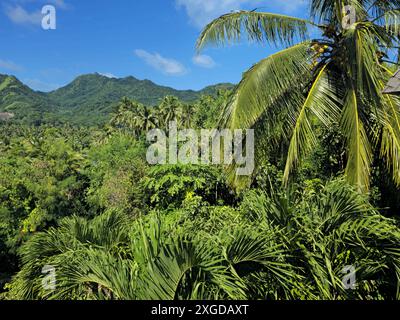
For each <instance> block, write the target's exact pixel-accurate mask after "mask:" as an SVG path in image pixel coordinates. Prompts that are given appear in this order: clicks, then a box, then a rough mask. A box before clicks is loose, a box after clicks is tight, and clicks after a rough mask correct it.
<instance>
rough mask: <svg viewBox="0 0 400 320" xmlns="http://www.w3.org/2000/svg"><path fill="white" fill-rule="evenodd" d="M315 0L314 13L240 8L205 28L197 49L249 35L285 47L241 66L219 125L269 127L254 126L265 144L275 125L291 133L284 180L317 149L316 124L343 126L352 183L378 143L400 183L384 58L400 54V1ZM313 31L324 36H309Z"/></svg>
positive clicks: (362, 181)
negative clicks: (303, 14) (244, 69)
mask: <svg viewBox="0 0 400 320" xmlns="http://www.w3.org/2000/svg"><path fill="white" fill-rule="evenodd" d="M310 2H311V11H310V16H311V20H306V19H299V18H294V17H289V16H285V15H279V14H273V13H266V12H259V11H257V10H255V11H240V12H233V13H229V14H226V15H224V16H222V17H220V18H218V19H216V20H214V21H213V22H211V23H210V24H209V25H208V26H207V27H206V28H205V29H204V31H203V32H202V34H201V36H200V38H199V40H198V44H197V47H198V49H199V50H201V49H202V48H204V47H205V46H206V45H208V44H217V45H220V44H225V43H232V42H238V41H240V40H242V38H243V37H244V36H245V35H246V36H247V38H248V39H249V40H250V41H256V42H261V43H263V42H268V43H273V44H277V45H284V46H286V47H287V48H286V49H284V50H283V51H280V52H277V53H275V54H272V55H271V56H269V57H267V58H266V59H264V60H262V61H260V62H259V63H257V64H256V65H254V66H253V67H252V68H251V69H250V70H249V71H247V72H246V73H245V74H244V76H243V79H242V81H241V82H240V84H239V85H238V86H237V88H236V91H235V93H234V95H233V98H232V99H231V101H230V103H229V104H228V105H227V107H226V110H225V113H224V118H223V122H222V123H223V125H227V126H229V127H231V128H232V129H234V128H263V129H264V130H258V131H257V130H256V134H257V136H256V140H257V141H258V142H259V143H260V144H261V142H263V141H264V142H265V140H266V139H270V138H271V136H272V135H273V133H274V132H276V131H280V132H281V135H282V136H283V137H284V138H285V137H288V138H289V139H288V140H290V145H289V148H288V152H287V162H286V168H285V176H284V180H285V182H286V183H287V182H288V180H289V176H290V174H291V173H292V171H293V170H294V169H295V168H296V166H297V165H298V164H299V162H300V161H301V160H302V158H304V157H305V156H307V155H308V154H309V153H310V152H311V151H312V150H313V148H314V147H315V145H316V143H317V137H316V133H315V126H316V125H317V124H323V125H324V126H327V127H329V126H332V125H333V124H338V125H339V127H340V128H341V133H342V134H343V135H344V136H345V138H346V144H347V167H346V170H345V175H346V177H347V180H348V181H349V182H351V183H352V184H354V185H356V186H357V188H358V190H359V191H360V192H365V191H367V190H368V188H369V184H370V174H371V164H372V161H373V156H374V151H376V152H375V154H379V157H380V159H382V161H384V162H385V163H386V166H387V168H388V171H390V172H391V175H392V177H393V180H394V181H395V183H396V184H397V185H400V113H399V99H398V98H397V97H394V96H387V95H384V94H382V91H383V89H384V87H385V84H386V82H387V80H388V79H389V77H390V76H391V75H392V72H391V70H389V68H388V66H387V63H386V62H385V59H384V57H385V56H390V55H391V53H392V54H393V55H395V56H396V57H395V61H397V56H398V53H397V52H394V51H392V50H391V49H393V48H396V47H399V35H400V10H399V7H400V0H390V1H387V0H345V1H343V0H310ZM345 5H351V7H345ZM344 9H346V10H349V12H350V13H351V12H352V10H354V12H355V15H354V16H351V15H348V13H349V12H345V10H344ZM351 17H354V18H356V19H355V20H354V21H352V19H351ZM353 22H354V23H353ZM311 29H314V30H319V33H320V34H321V36H320V37H319V38H318V39H310V38H309V34H310V31H311ZM295 41H300V43H299V44H295V45H294V43H295ZM282 116H285V120H284V122H283V124H282V121H281V118H282ZM277 128H279V130H276V129H277ZM271 141H272V139H271ZM236 183H239V181H238V180H236Z"/></svg>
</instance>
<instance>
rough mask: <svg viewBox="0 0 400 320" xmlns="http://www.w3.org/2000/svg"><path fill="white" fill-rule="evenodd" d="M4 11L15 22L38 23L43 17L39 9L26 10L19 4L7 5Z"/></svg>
mask: <svg viewBox="0 0 400 320" xmlns="http://www.w3.org/2000/svg"><path fill="white" fill-rule="evenodd" d="M5 13H6V15H7V16H8V17H9V18H10V19H11V21H12V22H14V23H16V24H32V25H40V23H41V21H42V17H43V16H42V14H41V12H40V11H34V12H28V11H26V10H25V9H24V8H22V7H21V6H20V5H17V6H15V7H13V6H7V7H6V11H5Z"/></svg>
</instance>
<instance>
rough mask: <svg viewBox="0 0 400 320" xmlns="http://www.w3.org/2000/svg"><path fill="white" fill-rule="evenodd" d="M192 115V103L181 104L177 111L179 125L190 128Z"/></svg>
mask: <svg viewBox="0 0 400 320" xmlns="http://www.w3.org/2000/svg"><path fill="white" fill-rule="evenodd" d="M194 115H195V107H194V105H192V104H183V105H182V106H181V108H180V112H179V120H180V121H179V122H180V125H181V126H183V127H184V128H186V129H189V128H191V126H192V122H193V117H194Z"/></svg>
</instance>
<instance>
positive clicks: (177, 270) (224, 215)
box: [0, 91, 400, 299]
mask: <svg viewBox="0 0 400 320" xmlns="http://www.w3.org/2000/svg"><path fill="white" fill-rule="evenodd" d="M229 97H230V94H229V92H226V91H220V93H219V95H218V97H216V98H213V97H211V96H204V97H203V98H202V99H200V100H199V101H198V102H197V103H195V104H193V105H187V104H184V103H182V102H180V101H179V100H178V99H177V98H174V97H166V98H165V99H164V100H163V101H162V102H161V103H160V106H159V107H156V108H146V107H145V106H143V105H141V104H139V103H136V102H133V101H130V100H129V99H123V100H122V101H121V103H120V107H119V111H118V112H117V113H115V114H114V116H113V119H112V120H111V122H110V123H109V124H108V125H106V126H104V127H92V128H78V127H69V126H63V127H48V126H39V127H28V126H26V127H24V126H20V125H18V126H16V125H13V124H11V123H2V125H1V144H0V171H1V174H0V199H1V202H0V224H1V229H0V230H1V231H0V266H1V270H0V275H1V278H0V279H1V288H2V289H1V290H2V292H3V293H2V298H3V299H396V298H399V277H400V249H399V248H398V243H399V239H400V228H399V220H398V212H397V208H396V206H393V204H396V203H398V199H397V195H398V193H397V192H388V191H387V190H393V186H392V185H391V182H390V180H387V179H386V178H385V176H382V175H380V174H378V173H379V172H380V168H379V167H376V168H375V169H376V170H375V172H376V173H377V174H376V176H375V178H374V184H373V187H372V192H371V193H369V194H364V195H363V194H360V193H358V192H357V190H356V189H355V188H354V187H352V186H350V185H349V184H348V183H347V182H345V181H344V179H343V178H342V176H341V173H340V171H341V170H343V162H342V161H341V150H342V148H343V146H342V145H341V143H340V139H339V138H338V137H337V136H336V135H335V134H334V132H331V131H330V130H329V131H326V130H322V129H321V132H320V133H319V134H320V136H321V138H322V141H325V142H324V143H321V144H320V145H319V146H318V148H317V149H316V150H315V153H314V154H313V155H312V156H311V157H310V158H309V159H308V160H307V161H306V162H305V163H304V165H303V166H302V167H301V169H300V170H299V172H298V174H297V176H296V181H295V182H293V184H292V185H291V187H290V188H283V187H282V185H283V184H282V181H283V170H284V164H285V154H286V150H285V148H284V147H283V148H282V150H280V151H279V152H276V150H275V152H271V153H270V157H269V158H268V159H266V160H265V161H264V163H263V165H262V166H260V167H258V169H257V172H255V174H254V177H255V179H254V181H253V183H252V185H251V186H249V187H248V188H246V189H242V190H237V189H234V188H232V187H231V186H230V185H229V184H228V183H227V182H226V180H225V175H224V174H223V170H222V168H220V167H218V166H201V165H179V164H178V165H166V166H149V165H148V164H147V162H146V158H145V154H146V148H147V145H148V142H147V141H146V139H145V134H144V133H145V132H146V130H148V129H149V128H153V127H163V123H165V119H177V120H178V123H179V126H180V128H185V127H195V128H198V129H200V128H213V127H215V126H216V121H217V117H216V116H215V115H216V114H218V113H219V111H218V109H219V106H220V105H221V103H223V102H224V101H228V99H229ZM48 265H50V266H54V268H55V270H56V289H55V290H45V289H44V288H43V285H42V284H43V283H42V282H43V279H44V278H45V277H46V273H42V271H43V269H42V268H43V266H48ZM348 265H354V266H355V267H356V268H357V287H356V289H355V290H345V289H344V288H343V284H342V279H343V276H344V274H343V273H342V271H343V268H344V267H345V266H348Z"/></svg>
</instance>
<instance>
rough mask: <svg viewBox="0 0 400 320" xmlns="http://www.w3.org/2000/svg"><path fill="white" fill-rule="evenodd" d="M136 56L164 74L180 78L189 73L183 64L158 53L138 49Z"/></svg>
mask: <svg viewBox="0 0 400 320" xmlns="http://www.w3.org/2000/svg"><path fill="white" fill-rule="evenodd" d="M135 54H136V56H138V57H139V58H140V59H142V60H143V61H144V62H146V63H147V64H148V65H149V66H151V67H153V68H154V69H156V70H159V71H161V72H162V73H164V74H167V75H175V76H179V75H183V74H185V73H186V72H187V70H186V68H185V66H184V65H183V64H181V63H180V62H178V61H176V60H174V59H169V58H164V57H163V56H161V55H160V54H159V53H157V52H156V53H150V52H147V51H145V50H142V49H137V50H135Z"/></svg>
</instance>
